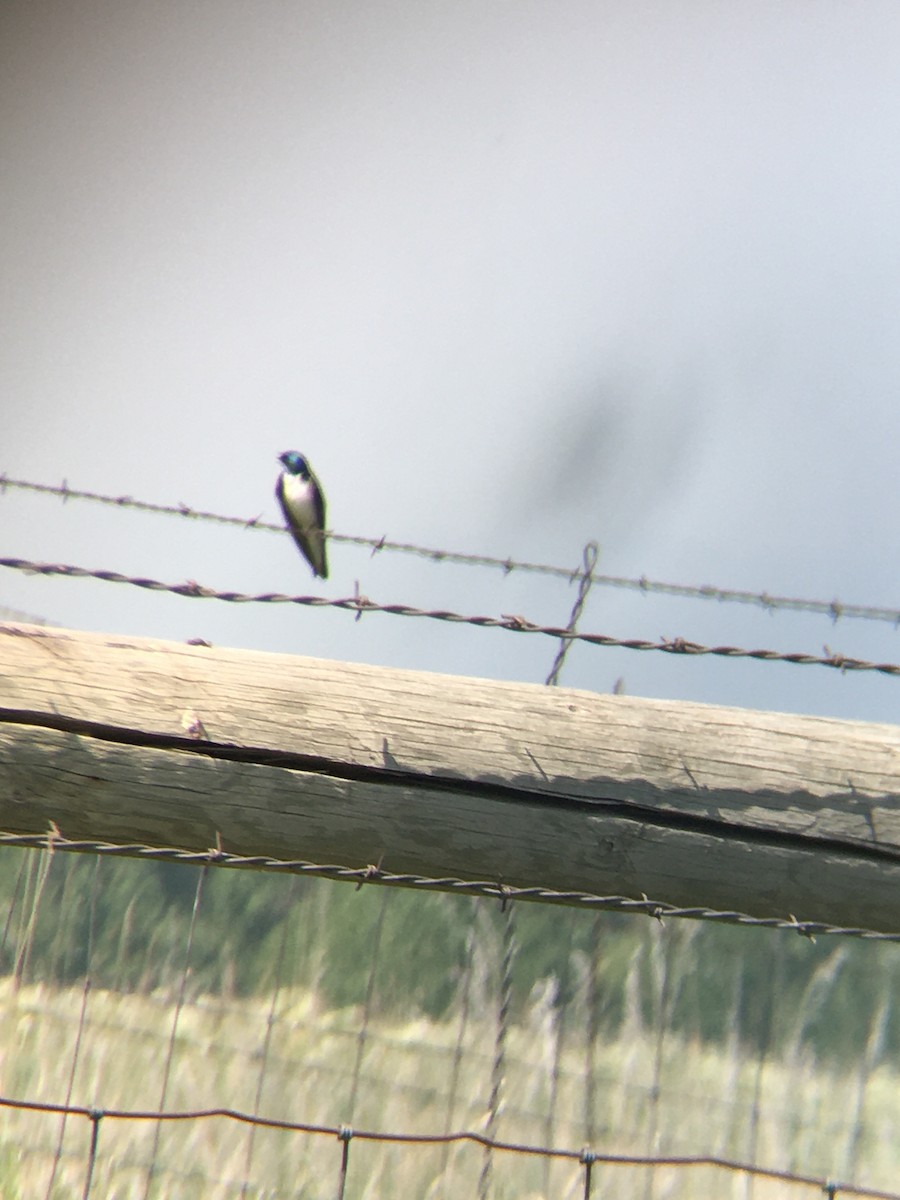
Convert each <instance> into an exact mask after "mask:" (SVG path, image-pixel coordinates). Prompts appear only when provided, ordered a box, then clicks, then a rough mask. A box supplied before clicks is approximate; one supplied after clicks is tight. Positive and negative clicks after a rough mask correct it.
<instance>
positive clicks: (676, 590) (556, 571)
mask: <svg viewBox="0 0 900 1200" xmlns="http://www.w3.org/2000/svg"><path fill="white" fill-rule="evenodd" d="M6 488H19V489H22V490H24V491H30V492H38V493H43V494H46V495H52V496H59V497H61V499H62V500H63V502H65V501H66V500H92V501H94V502H96V503H98V504H106V505H110V506H112V507H115V508H124V509H133V510H136V511H138V512H147V513H159V514H162V515H165V516H174V517H186V518H189V519H191V520H196V521H208V522H212V523H214V524H218V525H233V526H236V527H239V528H241V529H261V530H265V531H267V532H270V533H284V532H285V529H284V526H283V525H279V524H276V523H273V522H271V521H264V520H262V517H261V516H259V515H257V516H255V517H231V516H225V515H223V514H222V513H214V512H206V511H204V510H203V509H199V508H192V507H191V506H190V505H187V504H155V503H153V502H151V501H148V500H136V499H135V498H134V497H133V496H109V495H104V494H102V493H100V492H89V491H84V490H79V489H75V488H70V487H69V485H68V483H67V482H66V481H63V483H62V484H61V485H55V484H47V483H32V482H30V481H28V480H25V479H12V478H10V477H9V476H8V475H2V474H0V492H2V491H4V490H5V489H6ZM328 537H329V538H330V540H331V541H333V542H343V543H344V544H345V545H348V546H369V547H370V548H371V550H372V553H373V554H377V553H379V552H380V551H382V550H388V551H393V552H396V553H401V554H415V555H417V556H418V557H420V558H427V559H430V560H431V561H432V562H448V563H459V564H465V565H468V566H474V567H494V568H497V569H499V570H501V571H503V572H505V573H506V574H510V573H511V572H512V571H526V572H530V573H533V574H539V575H552V576H556V577H557V578H559V579H570V580H571V579H578V578H580V577H581V575H582V573H581V572H578V571H576V572H574V573H573V572H572V570H571V569H570V568H569V567H560V566H553V565H552V564H550V563H534V562H526V561H522V560H518V559H513V558H497V557H496V556H494V555H489V554H467V553H464V552H462V551H457V550H441V549H436V548H434V547H431V546H420V545H417V544H415V543H413V542H394V541H390V540H388V538H386V537H384V536H382V537H380V538H372V537H362V536H357V535H354V534H347V533H337V532H335V531H333V530H331V531H329V532H328ZM590 578H591V582H592V583H595V584H597V585H599V586H600V587H609V588H619V589H624V590H627V591H634V592H642V593H644V594H645V595H647V594H651V593H656V594H660V595H665V596H683V597H685V598H686V599H691V600H717V601H718V602H719V603H720V604H728V603H731V604H749V605H753V606H755V607H757V608H764V609H766V610H767V611H769V612H774V611H776V610H778V609H786V610H790V611H794V612H809V613H816V614H819V615H821V616H826V617H828V618H829V619H830V620H831V621H833V622H835V623H836V622H837V621H839V620H841V619H842V618H844V617H851V618H854V619H857V620H865V621H884V622H887V623H888V624H891V625H894V626H895V627H900V609H897V608H887V607H884V606H880V605H874V604H845V603H843V601H840V600H837V599H835V600H810V599H805V598H803V597H798V596H780V595H773V594H770V593H768V592H752V591H747V590H744V589H740V588H722V587H714V586H712V585H710V584H701V585H696V584H682V583H666V582H663V581H661V580H658V579H647V578H646V576H642V577H641V578H639V579H635V578H630V577H627V576H624V575H598V574H594V573H591V574H590Z"/></svg>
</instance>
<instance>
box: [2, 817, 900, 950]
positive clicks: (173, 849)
mask: <svg viewBox="0 0 900 1200" xmlns="http://www.w3.org/2000/svg"><path fill="white" fill-rule="evenodd" d="M51 844H52V846H53V849H54V850H60V851H68V852H70V853H75V854H106V855H109V856H110V857H113V858H143V859H149V860H151V861H160V862H177V863H188V864H191V865H193V866H200V867H205V866H207V865H209V866H216V867H229V868H234V869H237V870H254V871H274V872H281V873H287V874H292V875H311V876H314V877H316V878H322V879H333V880H335V881H338V882H344V883H354V884H356V885H358V886H361V885H362V884H367V883H377V884H384V885H386V886H393V887H406V888H420V889H421V890H422V891H431V892H452V893H457V894H460V895H468V896H483V897H486V898H488V899H492V900H499V901H500V902H501V903H509V902H511V901H513V900H529V901H539V902H543V903H547V904H571V905H574V906H576V907H580V908H587V909H592V910H595V911H599V910H601V909H603V910H609V911H612V912H622V913H635V914H639V915H642V916H648V917H654V918H655V919H657V920H661V919H662V918H664V917H673V918H674V917H685V918H689V919H691V920H705V921H714V922H716V923H718V924H720V925H742V926H743V925H745V926H750V927H753V928H759V929H781V930H790V931H792V932H793V933H797V934H799V935H800V936H801V937H806V938H815V937H818V936H819V935H820V934H821V935H822V936H825V935H829V934H834V935H840V936H842V937H854V938H860V939H861V940H863V941H875V942H900V932H897V933H884V932H882V931H880V930H877V929H864V928H862V927H859V926H849V925H847V926H845V925H829V924H827V923H826V922H824V921H801V920H798V919H797V917H795V916H787V917H754V916H752V915H750V914H749V913H742V912H737V911H732V910H724V909H714V908H707V907H705V906H703V905H692V906H689V907H685V906H683V905H677V904H666V903H664V902H663V901H660V900H650V899H648V898H647V897H646V896H642V897H641V898H640V899H639V900H636V899H634V898H633V897H630V896H598V895H595V894H594V893H592V892H579V891H560V890H558V889H555V888H542V887H512V886H510V885H509V884H505V883H498V882H497V881H496V880H493V879H458V878H456V876H453V875H449V876H444V877H440V878H435V877H432V876H429V875H414V874H409V873H405V874H398V873H396V872H394V871H386V870H384V869H382V868H381V867H376V866H372V865H369V866H365V867H344V866H340V865H337V864H334V863H311V862H307V861H306V860H305V859H302V858H298V859H283V858H272V857H270V856H268V855H264V854H256V855H246V854H229V853H228V852H227V851H225V850H222V849H220V848H218V847H216V848H215V849H214V850H184V849H180V848H178V847H177V846H148V845H144V844H143V843H140V842H129V843H127V844H123V843H119V842H101V841H96V840H90V839H83V838H82V839H73V840H70V839H68V838H66V837H64V836H63V835H62V834H61V833H58V832H50V833H0V846H19V847H21V848H23V849H26V850H45V849H47V847H48V846H49V845H51Z"/></svg>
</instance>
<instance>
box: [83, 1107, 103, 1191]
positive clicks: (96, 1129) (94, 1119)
mask: <svg viewBox="0 0 900 1200" xmlns="http://www.w3.org/2000/svg"><path fill="white" fill-rule="evenodd" d="M102 1116H103V1113H102V1112H100V1110H99V1109H94V1110H93V1111H92V1112H91V1142H90V1146H89V1148H88V1160H87V1170H86V1171H85V1173H84V1188H83V1190H82V1193H81V1200H89V1197H90V1194H91V1183H92V1182H93V1179H94V1166H95V1165H96V1162H97V1142H98V1140H99V1138H100V1120H101V1118H102Z"/></svg>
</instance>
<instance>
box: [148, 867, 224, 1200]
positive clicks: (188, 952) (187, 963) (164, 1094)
mask: <svg viewBox="0 0 900 1200" xmlns="http://www.w3.org/2000/svg"><path fill="white" fill-rule="evenodd" d="M208 872H209V863H206V864H204V866H202V867H201V868H200V870H199V872H198V875H197V889H196V891H195V892H194V905H193V908H192V909H191V923H190V925H189V927H188V935H187V944H186V946H185V950H184V963H183V965H182V970H181V981H180V983H179V986H178V998H177V1000H176V1002H175V1011H174V1013H173V1014H172V1029H171V1032H170V1034H169V1045H168V1048H167V1050H166V1059H165V1065H164V1067H163V1082H162V1089H161V1091H160V1097H159V1105H158V1108H159V1111H160V1112H163V1111H164V1110H165V1107H166V1100H167V1098H168V1092H169V1077H170V1074H171V1071H172V1059H173V1058H174V1055H175V1038H176V1036H177V1034H178V1021H179V1018H180V1017H181V1010H182V1009H183V1008H184V998H185V993H186V992H187V981H188V976H189V975H190V971H191V956H192V954H193V949H194V932H195V930H196V928H197V914H198V913H199V911H200V900H201V898H202V896H203V885H204V883H205V881H206V876H207V874H208ZM161 1132H162V1121H157V1122H156V1124H155V1125H154V1128H153V1146H152V1148H151V1151H150V1162H149V1164H148V1166H147V1178H146V1182H145V1185H144V1200H149V1197H150V1190H151V1188H152V1187H153V1180H154V1176H155V1174H156V1158H157V1155H158V1153H159V1138H160V1133H161Z"/></svg>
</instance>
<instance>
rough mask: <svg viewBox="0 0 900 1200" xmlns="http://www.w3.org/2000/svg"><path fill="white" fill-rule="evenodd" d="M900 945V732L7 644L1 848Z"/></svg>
mask: <svg viewBox="0 0 900 1200" xmlns="http://www.w3.org/2000/svg"><path fill="white" fill-rule="evenodd" d="M51 822H54V823H55V824H56V825H57V826H58V828H59V829H60V831H61V832H62V834H63V835H64V836H65V837H67V838H69V839H93V840H109V841H114V842H119V843H131V842H140V843H146V844H150V845H165V846H172V845H177V846H179V847H182V848H184V849H188V850H200V851H204V850H207V849H208V848H209V847H211V846H214V845H215V844H216V841H217V839H218V840H219V841H220V842H221V845H222V848H223V849H224V850H226V851H228V852H230V853H233V854H248V855H256V854H259V855H267V856H271V857H274V858H282V859H298V858H302V859H306V860H309V861H314V862H323V863H336V864H341V865H345V866H350V867H361V866H366V865H367V864H369V863H379V862H380V863H381V865H382V866H383V867H384V868H385V869H387V870H390V871H394V872H411V873H416V874H420V875H425V876H456V877H461V878H468V879H490V880H496V881H502V882H503V883H506V884H509V885H511V886H516V887H534V886H538V887H546V888H554V889H559V890H564V891H586V892H593V893H599V894H604V895H612V894H615V895H626V896H631V897H635V898H640V897H641V896H642V895H646V896H649V897H650V898H652V899H653V900H656V901H660V902H665V903H670V904H678V905H702V906H706V907H710V908H716V909H722V908H724V909H735V910H739V911H743V912H747V913H751V914H755V915H757V916H779V917H784V916H788V915H791V914H792V915H794V916H796V917H797V918H798V919H800V920H815V921H828V922H831V923H835V924H840V925H860V926H865V927H867V928H871V929H878V930H884V931H890V932H895V931H900V729H898V728H897V727H895V726H889V725H867V724H862V723H858V722H849V721H836V720H825V719H821V718H814V717H797V716H788V715H785V714H781V713H763V712H754V711H749V710H746V711H745V710H740V709H730V708H714V707H708V706H705V705H699V704H682V703H670V702H661V701H654V700H640V699H636V698H633V697H625V696H605V695H604V696H601V695H594V694H592V693H589V692H582V691H574V690H569V689H565V688H545V687H540V686H535V685H530V684H513V683H498V682H493V681H490V680H482V679H467V678H460V677H456V676H443V675H432V674H426V673H420V672H411V671H394V670H385V669H383V668H376V667H368V666H362V665H358V664H354V663H344V662H329V661H323V660H318V659H309V658H297V657H294V656H287V655H273V654H261V653H255V652H249V651H241V650H223V649H219V648H213V647H208V646H190V645H183V644H180V643H172V642H161V641H151V640H148V639H141V638H130V637H120V636H101V635H96V634H86V633H79V632H75V631H72V630H63V629H50V628H46V627H42V626H31V625H19V624H2V625H0V829H3V830H5V831H8V832H12V833H37V834H40V833H44V832H46V831H47V829H48V827H49V825H50V823H51Z"/></svg>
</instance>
